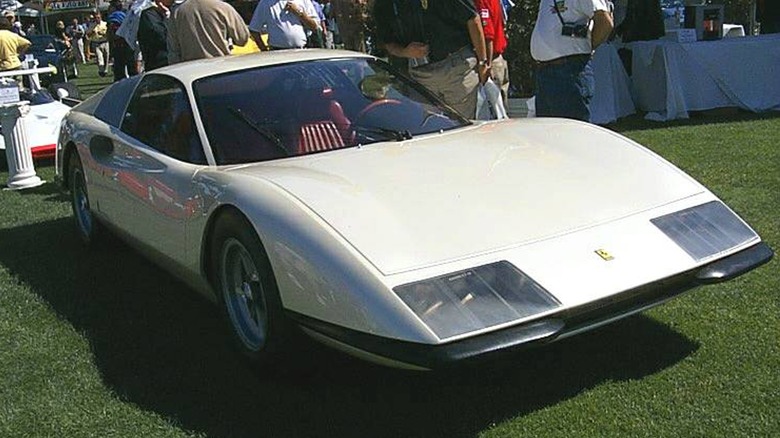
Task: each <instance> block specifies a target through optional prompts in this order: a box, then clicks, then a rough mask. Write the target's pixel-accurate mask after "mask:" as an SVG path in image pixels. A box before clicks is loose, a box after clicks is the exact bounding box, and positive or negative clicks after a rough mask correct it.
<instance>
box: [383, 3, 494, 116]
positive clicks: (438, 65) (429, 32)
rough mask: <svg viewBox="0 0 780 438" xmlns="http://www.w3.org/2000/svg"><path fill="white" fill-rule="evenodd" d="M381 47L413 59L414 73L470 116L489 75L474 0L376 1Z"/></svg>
mask: <svg viewBox="0 0 780 438" xmlns="http://www.w3.org/2000/svg"><path fill="white" fill-rule="evenodd" d="M373 14H374V22H375V23H376V38H377V42H378V44H379V46H380V47H383V48H384V49H385V50H386V51H387V52H388V53H389V54H390V55H392V56H396V57H399V58H407V59H409V75H410V76H411V77H412V78H414V79H416V80H417V81H418V82H420V83H422V84H423V85H425V86H426V87H427V88H429V89H431V90H433V91H434V92H435V93H437V94H438V95H439V96H440V97H442V98H443V99H444V101H445V102H446V103H448V104H449V105H450V106H452V107H453V108H455V109H456V110H458V111H459V112H460V113H461V114H462V115H463V116H465V117H467V118H470V119H472V118H474V116H475V113H476V108H477V86H478V85H479V84H480V83H484V82H485V81H486V80H487V78H488V76H489V67H488V63H487V51H486V48H485V37H484V34H483V33H482V22H481V20H480V18H479V15H477V11H476V9H475V8H474V3H473V1H472V0H375V2H374V10H373Z"/></svg>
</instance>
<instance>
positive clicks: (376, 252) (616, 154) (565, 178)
mask: <svg viewBox="0 0 780 438" xmlns="http://www.w3.org/2000/svg"><path fill="white" fill-rule="evenodd" d="M231 172H240V173H244V174H247V175H251V176H252V177H260V178H263V179H266V180H268V181H271V182H272V183H274V184H276V185H278V186H280V187H281V188H283V189H284V190H286V191H287V192H289V193H290V194H291V195H293V196H294V197H296V198H297V199H299V200H300V201H301V202H303V203H304V204H306V205H307V206H308V207H309V208H311V209H312V210H313V211H314V212H315V213H316V214H317V215H319V216H320V217H321V218H322V219H323V220H324V221H325V222H327V223H328V224H329V225H330V226H332V227H333V228H334V229H335V230H336V232H338V233H340V234H341V235H342V236H343V237H344V238H345V239H346V240H347V241H348V242H349V243H350V244H351V245H353V246H354V247H355V248H356V249H357V250H358V251H359V252H360V253H362V254H363V255H364V256H365V257H366V258H367V259H368V260H369V261H370V262H371V263H372V264H373V265H374V266H375V267H376V268H378V269H379V270H380V271H381V272H383V273H384V274H385V275H390V274H394V273H399V272H403V271H407V270H411V269H416V268H420V267H425V266H432V265H435V264H439V263H444V262H449V261H454V260H457V259H461V258H464V257H469V256H473V255H476V254H484V253H489V252H492V251H497V250H502V249H507V248H510V247H513V246H517V245H522V244H526V243H530V242H536V241H539V240H542V239H546V238H550V237H554V236H557V235H561V234H563V233H570V232H573V231H576V230H578V229H583V228H587V227H591V226H595V225H597V224H603V223H605V222H608V221H611V220H615V219H618V218H622V217H626V216H629V215H631V214H634V213H638V212H641V211H645V210H647V209H651V208H654V207H657V206H661V205H664V204H668V203H670V202H673V201H676V200H679V199H682V198H685V197H688V196H693V195H695V194H697V193H701V192H702V191H704V190H705V189H704V188H703V187H702V186H701V185H700V184H698V183H697V182H696V181H694V180H693V179H691V178H690V177H688V176H687V175H685V174H684V173H682V172H681V171H680V170H678V169H677V168H675V167H674V166H672V165H671V164H669V163H667V162H666V161H664V160H663V159H661V158H660V157H658V156H657V155H655V154H653V153H652V152H650V151H648V150H647V149H645V148H643V147H641V146H639V145H637V144H636V143H633V142H631V141H630V140H628V139H626V138H624V137H622V136H619V135H617V134H615V133H613V132H611V131H607V130H605V129H602V128H599V127H596V126H593V125H588V124H583V123H579V122H572V121H564V120H556V119H535V120H534V119H524V120H512V121H504V122H499V123H486V124H481V125H476V126H473V127H469V128H464V129H459V130H457V131H450V132H445V133H440V134H433V135H427V136H422V137H419V138H416V139H413V140H408V141H404V142H396V143H383V144H373V145H369V146H364V147H358V148H351V149H343V150H338V151H331V152H326V153H320V154H316V155H310V156H303V157H297V158H293V159H287V160H282V161H278V162H272V163H259V164H254V165H249V166H242V167H238V168H235V169H232V170H231Z"/></svg>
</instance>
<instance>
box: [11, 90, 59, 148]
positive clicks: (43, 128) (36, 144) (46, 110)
mask: <svg viewBox="0 0 780 438" xmlns="http://www.w3.org/2000/svg"><path fill="white" fill-rule="evenodd" d="M69 88H71V87H69ZM19 97H20V100H26V101H28V102H30V112H29V114H27V115H26V116H25V117H24V118H22V121H23V123H24V124H25V130H26V132H27V145H28V146H29V148H30V150H31V152H32V156H33V158H34V159H39V158H53V157H54V150H55V148H56V146H57V138H58V137H59V133H60V123H61V122H62V118H63V117H65V114H67V113H68V111H70V109H71V106H69V105H66V104H65V103H63V102H62V101H61V100H58V99H57V98H54V97H52V95H51V94H50V93H49V92H48V91H47V90H45V89H40V90H36V91H33V90H31V89H30V88H26V89H23V90H21V91H20V96H19ZM0 132H2V126H0ZM5 158H6V156H5V137H4V136H2V135H0V161H3V162H4V161H5Z"/></svg>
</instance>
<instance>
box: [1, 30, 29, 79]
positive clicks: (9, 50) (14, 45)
mask: <svg viewBox="0 0 780 438" xmlns="http://www.w3.org/2000/svg"><path fill="white" fill-rule="evenodd" d="M12 29H13V24H11V22H10V21H9V20H8V19H7V18H5V17H0V71H8V70H16V69H18V68H19V67H21V66H22V61H21V60H20V59H19V57H20V56H22V55H24V52H25V51H26V50H27V49H28V48H29V47H30V41H28V40H27V38H24V37H22V36H21V35H17V34H16V33H14V32H13V31H12Z"/></svg>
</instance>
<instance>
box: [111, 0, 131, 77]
mask: <svg viewBox="0 0 780 438" xmlns="http://www.w3.org/2000/svg"><path fill="white" fill-rule="evenodd" d="M111 8H112V9H113V11H112V12H110V13H109V14H108V17H107V18H106V22H107V23H108V45H109V49H110V51H111V56H112V57H113V58H114V65H113V71H114V82H116V81H121V80H122V79H125V78H128V77H130V76H135V75H137V74H138V66H137V64H136V62H135V51H134V50H133V48H132V47H130V45H129V44H128V43H127V41H125V39H124V38H122V37H121V36H120V35H117V31H118V30H119V27H120V26H122V23H123V22H124V21H125V18H127V12H126V11H125V10H124V7H123V6H122V2H121V0H111Z"/></svg>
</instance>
